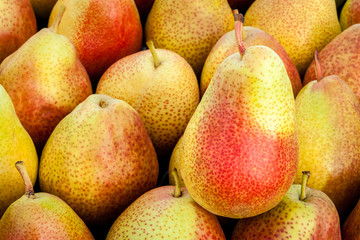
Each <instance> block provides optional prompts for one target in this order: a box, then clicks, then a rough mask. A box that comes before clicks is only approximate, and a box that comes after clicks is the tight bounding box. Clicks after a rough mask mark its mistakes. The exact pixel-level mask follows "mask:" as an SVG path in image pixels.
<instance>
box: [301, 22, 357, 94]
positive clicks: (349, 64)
mask: <svg viewBox="0 0 360 240" xmlns="http://www.w3.org/2000/svg"><path fill="white" fill-rule="evenodd" d="M359 48H360V24H354V25H352V26H351V27H349V28H347V29H346V30H344V31H343V32H342V33H341V34H339V35H338V36H337V37H336V38H334V39H333V40H332V41H331V42H330V43H329V44H328V45H326V47H325V48H324V49H323V50H321V51H320V52H319V60H320V62H321V69H322V73H323V75H324V76H329V75H337V76H339V77H340V78H342V79H343V80H344V81H346V82H347V83H348V84H349V86H350V87H351V89H352V90H353V92H354V93H355V95H356V96H357V99H358V100H360V69H359V67H358V66H359V65H360V52H359ZM316 79H317V78H316V74H315V61H313V62H312V63H311V65H310V66H309V68H308V69H307V71H306V74H305V77H304V85H306V84H308V83H309V82H311V81H313V80H316Z"/></svg>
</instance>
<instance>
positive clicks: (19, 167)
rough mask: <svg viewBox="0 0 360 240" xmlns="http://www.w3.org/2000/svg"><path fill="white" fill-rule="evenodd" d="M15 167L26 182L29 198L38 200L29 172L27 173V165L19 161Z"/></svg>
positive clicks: (26, 193) (26, 191)
mask: <svg viewBox="0 0 360 240" xmlns="http://www.w3.org/2000/svg"><path fill="white" fill-rule="evenodd" d="M15 167H16V169H17V170H18V171H19V173H20V175H21V177H22V179H23V180H24V183H25V195H26V196H28V197H29V198H33V199H34V198H36V197H35V193H34V188H33V185H32V182H31V180H30V177H29V174H28V172H27V171H26V167H25V163H24V162H23V161H18V162H16V163H15Z"/></svg>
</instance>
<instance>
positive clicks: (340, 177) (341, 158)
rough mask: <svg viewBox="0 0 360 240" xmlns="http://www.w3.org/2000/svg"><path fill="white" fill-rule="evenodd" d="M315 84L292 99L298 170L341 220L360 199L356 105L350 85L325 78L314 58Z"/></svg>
mask: <svg viewBox="0 0 360 240" xmlns="http://www.w3.org/2000/svg"><path fill="white" fill-rule="evenodd" d="M315 62H316V72H317V80H315V81H311V82H310V83H308V84H307V85H306V86H305V87H304V88H303V89H302V90H301V91H300V93H299V94H298V96H297V98H296V121H297V125H298V135H299V168H298V171H297V174H296V178H295V183H300V182H301V169H308V170H310V171H311V172H312V173H313V175H314V177H313V178H314V179H313V181H311V183H309V187H311V188H314V189H318V190H320V191H323V192H324V193H326V194H327V195H328V196H329V197H330V198H331V200H332V201H333V202H334V204H335V206H336V207H337V209H338V211H339V214H340V217H343V216H345V215H347V214H348V213H349V212H350V211H351V210H352V209H353V208H354V206H355V204H356V203H357V200H358V199H359V198H360V191H359V189H360V105H359V102H358V100H357V98H356V96H355V94H354V93H353V91H352V90H351V88H350V87H349V85H348V84H347V83H346V82H345V81H344V80H342V79H341V78H340V77H338V76H336V75H331V76H326V77H323V75H322V70H321V67H320V64H319V63H318V57H317V54H316V57H315Z"/></svg>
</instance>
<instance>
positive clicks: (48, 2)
mask: <svg viewBox="0 0 360 240" xmlns="http://www.w3.org/2000/svg"><path fill="white" fill-rule="evenodd" d="M56 1H57V0H31V5H32V7H33V9H34V12H35V15H36V16H37V17H38V18H42V19H47V18H49V16H50V13H51V10H52V9H53V7H54V5H55V3H56Z"/></svg>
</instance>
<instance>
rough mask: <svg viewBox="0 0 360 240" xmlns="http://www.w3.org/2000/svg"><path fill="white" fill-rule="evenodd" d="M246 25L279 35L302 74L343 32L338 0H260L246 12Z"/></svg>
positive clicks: (275, 36)
mask: <svg viewBox="0 0 360 240" xmlns="http://www.w3.org/2000/svg"><path fill="white" fill-rule="evenodd" d="M244 24H245V25H247V26H252V27H256V28H260V29H261V30H263V31H265V32H267V33H268V34H270V35H272V36H273V37H274V38H275V39H277V40H278V41H279V42H280V43H281V45H282V46H283V47H284V48H285V50H286V52H287V53H288V54H289V56H290V58H291V60H292V61H293V62H294V64H295V66H296V67H297V69H298V71H299V73H300V75H301V76H303V75H304V73H305V71H306V69H307V67H308V66H309V64H310V63H311V60H312V59H313V56H314V52H315V50H318V51H320V50H321V49H322V48H323V47H325V46H326V44H328V43H329V42H330V41H331V40H332V39H333V38H334V37H335V36H336V35H338V34H339V33H341V28H340V24H339V20H338V17H337V11H336V5H335V1H334V0H305V1H304V0H285V1H284V0H259V1H255V2H254V3H253V4H252V5H251V6H250V8H249V9H248V11H247V12H246V14H245V23H244Z"/></svg>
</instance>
